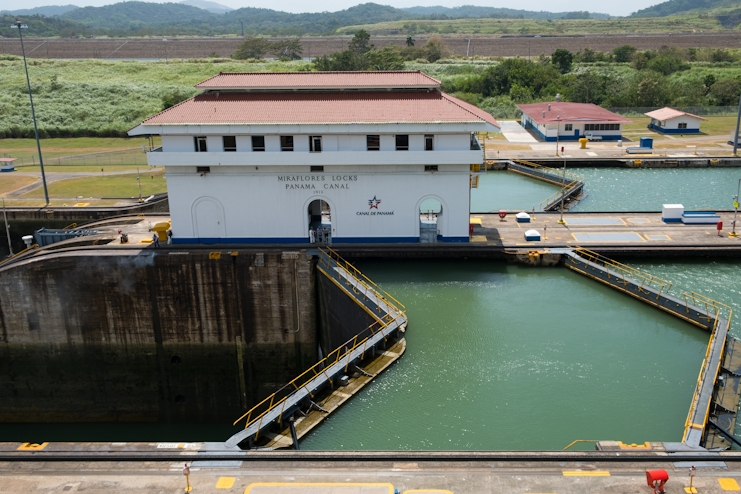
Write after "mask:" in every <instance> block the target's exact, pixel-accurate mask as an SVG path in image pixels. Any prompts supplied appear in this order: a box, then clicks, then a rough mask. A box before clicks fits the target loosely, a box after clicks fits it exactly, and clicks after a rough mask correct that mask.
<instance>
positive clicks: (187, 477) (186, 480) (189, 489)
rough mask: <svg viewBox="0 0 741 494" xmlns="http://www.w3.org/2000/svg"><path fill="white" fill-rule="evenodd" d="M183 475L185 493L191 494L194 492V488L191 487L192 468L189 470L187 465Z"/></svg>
mask: <svg viewBox="0 0 741 494" xmlns="http://www.w3.org/2000/svg"><path fill="white" fill-rule="evenodd" d="M183 475H185V489H184V491H185V492H190V491H192V490H193V488H192V487H191V486H190V478H189V477H190V468H188V464H187V463H186V464H185V466H184V467H183Z"/></svg>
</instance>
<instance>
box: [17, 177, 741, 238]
mask: <svg viewBox="0 0 741 494" xmlns="http://www.w3.org/2000/svg"><path fill="white" fill-rule="evenodd" d="M740 192H741V178H739V179H738V187H737V188H736V196H735V197H734V198H733V223H731V224H732V225H733V230H732V231H731V233H729V234H728V236H729V237H738V233H736V215H737V214H738V197H739V193H740ZM8 238H10V237H8Z"/></svg>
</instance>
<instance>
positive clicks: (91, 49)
mask: <svg viewBox="0 0 741 494" xmlns="http://www.w3.org/2000/svg"><path fill="white" fill-rule="evenodd" d="M428 38H429V36H421V35H420V36H415V39H416V43H417V45H422V44H424V42H425V41H426V40H427V39H428ZM442 38H443V39H444V40H445V44H446V45H447V46H448V48H449V49H450V50H451V51H452V52H453V53H454V54H455V55H466V54H468V55H470V56H474V55H478V56H487V57H494V56H497V57H515V56H521V57H527V56H533V57H536V56H538V55H540V54H546V55H550V54H551V53H553V51H555V50H556V49H558V48H565V49H567V50H569V51H572V52H577V51H580V50H583V49H584V48H591V49H593V50H596V51H602V52H608V51H612V50H613V49H614V48H616V47H618V46H622V45H632V46H635V47H636V48H638V49H639V50H647V49H658V48H661V47H662V46H676V47H680V48H741V33H740V32H725V33H707V34H694V33H689V34H635V35H630V34H613V35H596V34H588V35H583V36H578V35H569V36H542V37H538V36H529V35H523V36H507V37H501V36H484V35H480V36H476V35H471V36H465V35H457V36H442ZM271 39H279V38H271ZM469 39H470V44H469ZM24 41H25V46H26V55H27V56H29V57H35V58H68V59H69V58H100V59H122V58H125V59H163V60H164V59H166V58H184V59H187V58H206V57H209V56H217V57H228V56H229V55H231V54H232V53H234V51H235V49H236V47H237V46H238V45H239V43H240V42H241V39H240V38H167V41H163V39H162V38H101V39H67V38H48V39H44V38H26V39H25V40H24ZM349 41H350V36H325V37H318V36H317V37H314V36H312V37H305V38H302V39H301V43H302V45H303V48H304V51H303V55H304V57H307V58H313V57H317V56H321V55H328V54H330V53H334V52H337V51H341V50H345V49H347V44H348V43H349ZM405 42H406V36H384V37H374V38H373V39H372V43H373V44H374V45H375V46H376V47H378V48H383V47H385V46H389V45H398V46H404V44H405ZM0 53H7V54H13V55H20V54H21V46H20V43H19V42H18V39H12V38H0Z"/></svg>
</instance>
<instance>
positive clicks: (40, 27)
mask: <svg viewBox="0 0 741 494" xmlns="http://www.w3.org/2000/svg"><path fill="white" fill-rule="evenodd" d="M17 17H18V19H19V20H20V21H21V22H23V23H25V24H27V25H28V29H24V30H23V36H24V37H25V36H40V37H50V36H63V37H65V38H76V37H78V36H89V35H91V34H96V33H95V32H94V30H92V29H89V28H87V27H85V26H83V25H82V24H79V23H77V22H74V21H69V20H66V19H61V18H59V17H57V16H53V17H46V16H43V15H20V16H17ZM15 20H16V16H15V15H8V14H0V37H2V38H17V37H18V30H17V29H11V28H10V25H11V24H15Z"/></svg>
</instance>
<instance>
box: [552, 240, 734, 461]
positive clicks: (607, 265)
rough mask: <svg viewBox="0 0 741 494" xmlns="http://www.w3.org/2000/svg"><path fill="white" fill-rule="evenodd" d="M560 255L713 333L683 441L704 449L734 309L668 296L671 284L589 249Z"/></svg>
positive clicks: (572, 264)
mask: <svg viewBox="0 0 741 494" xmlns="http://www.w3.org/2000/svg"><path fill="white" fill-rule="evenodd" d="M561 253H562V254H564V255H565V256H566V257H565V264H566V267H568V268H570V269H572V270H574V271H576V272H578V273H581V274H584V275H586V276H589V277H590V278H592V279H595V280H597V281H600V282H602V283H605V284H607V285H610V286H612V287H613V288H616V289H618V290H620V291H622V292H624V293H626V294H628V295H631V296H633V297H635V298H638V299H640V300H642V301H644V302H647V303H649V304H651V305H653V306H654V307H657V308H659V309H662V310H664V311H666V312H669V313H671V314H673V315H675V316H677V317H679V318H681V319H684V320H685V321H687V322H689V323H691V324H694V325H695V326H699V327H701V328H703V329H705V330H707V331H709V332H710V341H709V343H708V348H707V351H706V352H705V358H704V359H703V362H702V366H701V368H700V375H699V376H698V379H697V385H696V387H695V392H694V395H693V399H692V404H691V406H690V410H689V413H688V414H687V420H686V422H685V430H684V435H683V438H682V442H684V443H685V444H686V445H687V446H690V447H703V446H704V444H703V441H704V438H705V432H706V428H707V427H708V419H709V415H710V407H711V405H712V404H713V402H714V393H715V384H716V382H717V380H718V374H719V373H720V371H721V362H722V360H723V358H724V351H725V346H726V339H727V338H728V330H729V329H730V321H731V317H732V315H733V311H732V309H731V308H730V307H728V306H727V305H725V304H722V303H720V302H717V301H715V300H712V299H709V298H707V297H704V296H702V295H700V294H697V293H694V292H691V293H682V294H681V298H679V297H674V296H672V295H669V294H668V293H667V292H668V291H669V289H670V288H671V286H672V284H671V282H669V281H666V280H663V279H661V278H658V277H656V276H652V275H650V274H647V273H645V272H643V271H640V270H638V269H635V268H631V267H630V266H627V265H624V264H621V263H619V262H616V261H613V260H611V259H608V258H606V257H603V256H601V255H599V254H597V253H596V252H592V251H590V250H587V249H581V248H577V249H563V250H562V251H561ZM734 341H735V340H734ZM731 434H732V432H731Z"/></svg>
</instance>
